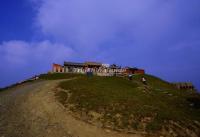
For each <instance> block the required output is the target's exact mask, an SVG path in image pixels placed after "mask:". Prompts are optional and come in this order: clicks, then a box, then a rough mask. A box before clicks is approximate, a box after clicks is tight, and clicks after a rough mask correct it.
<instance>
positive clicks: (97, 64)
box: [85, 61, 102, 66]
mask: <svg viewBox="0 0 200 137" xmlns="http://www.w3.org/2000/svg"><path fill="white" fill-rule="evenodd" d="M85 65H90V66H102V63H100V62H89V61H88V62H85Z"/></svg>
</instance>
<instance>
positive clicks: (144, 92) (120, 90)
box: [56, 75, 200, 134]
mask: <svg viewBox="0 0 200 137" xmlns="http://www.w3.org/2000/svg"><path fill="white" fill-rule="evenodd" d="M143 76H144V77H145V78H146V79H147V83H148V85H147V86H146V85H143V84H142V83H141V77H143ZM59 86H60V87H61V88H62V89H65V91H63V90H61V91H59V92H57V93H56V96H57V97H58V99H59V101H60V102H61V103H62V104H64V105H65V106H66V107H69V108H70V109H71V110H72V111H74V112H76V113H79V114H80V115H83V114H84V115H87V116H88V117H87V121H93V120H96V121H100V122H101V123H102V124H103V127H109V128H111V129H114V130H120V131H123V130H125V131H133V130H136V131H145V132H154V131H159V130H161V129H163V128H164V130H166V131H167V132H168V131H169V130H173V131H174V132H175V133H176V132H177V134H182V133H183V134H184V132H183V131H182V130H183V129H188V128H189V129H190V130H191V131H192V132H193V131H194V132H195V133H196V132H197V133H199V132H200V131H199V128H200V105H199V103H200V95H199V94H197V93H195V92H192V91H179V90H177V89H175V88H174V87H173V86H172V85H171V84H169V83H167V82H165V81H163V80H161V79H159V78H156V77H153V76H150V75H137V76H134V78H133V80H132V81H129V80H127V79H125V78H119V77H97V76H94V77H91V78H88V77H86V76H82V77H79V78H77V79H75V80H71V81H65V82H62V83H60V85H59ZM177 127H179V128H180V129H181V130H180V131H181V133H179V131H178V130H177Z"/></svg>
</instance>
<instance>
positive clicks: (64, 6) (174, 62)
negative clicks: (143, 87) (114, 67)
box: [0, 0, 200, 89]
mask: <svg viewBox="0 0 200 137" xmlns="http://www.w3.org/2000/svg"><path fill="white" fill-rule="evenodd" d="M199 7H200V1H199V0H192V1H182V0H176V1H166V0H152V1H149V0H124V1H122V0H101V1H95V0H84V1H82V0H2V1H1V4H0V61H1V66H0V87H3V86H6V85H8V84H11V83H13V82H17V81H19V80H23V79H24V78H27V77H30V76H32V75H35V74H38V73H42V72H46V71H48V70H50V69H51V63H53V62H57V63H62V62H63V61H64V60H70V61H85V60H91V61H102V62H105V63H117V64H119V65H124V66H126V65H129V66H134V67H140V68H144V69H145V70H146V71H147V72H148V73H150V74H153V75H156V76H158V77H161V78H163V79H165V80H168V81H172V82H174V81H175V82H176V81H191V82H193V83H194V84H195V86H196V87H198V88H199V89H200V81H199V78H200V72H199V70H200V61H199V58H200V55H199V53H200V8H199Z"/></svg>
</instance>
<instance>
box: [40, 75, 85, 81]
mask: <svg viewBox="0 0 200 137" xmlns="http://www.w3.org/2000/svg"><path fill="white" fill-rule="evenodd" d="M77 76H81V74H70V73H49V74H41V75H40V76H39V78H40V79H44V80H58V79H68V78H74V77H77Z"/></svg>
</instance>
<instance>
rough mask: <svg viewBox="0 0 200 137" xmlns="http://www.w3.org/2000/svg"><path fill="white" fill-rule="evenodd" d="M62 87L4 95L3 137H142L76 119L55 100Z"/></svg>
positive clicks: (43, 84)
mask: <svg viewBox="0 0 200 137" xmlns="http://www.w3.org/2000/svg"><path fill="white" fill-rule="evenodd" d="M69 80H70V79H69ZM58 83H59V80H57V81H36V82H33V83H26V84H23V85H20V86H17V87H15V88H13V89H10V90H7V91H4V92H1V93H0V137H141V135H136V134H134V135H133V134H120V133H117V132H114V131H106V130H104V129H102V128H99V127H96V126H93V125H90V124H87V123H85V122H83V121H80V120H77V119H75V118H74V117H73V116H72V115H71V114H70V112H68V111H67V110H66V109H65V108H64V107H63V106H62V105H61V104H60V103H59V102H58V101H56V99H55V97H54V92H55V88H56V85H57V84H58Z"/></svg>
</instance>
